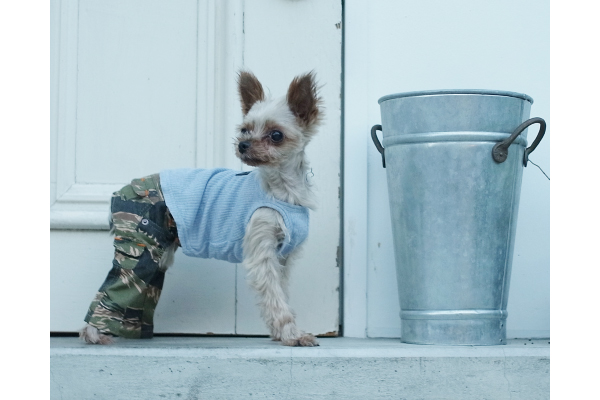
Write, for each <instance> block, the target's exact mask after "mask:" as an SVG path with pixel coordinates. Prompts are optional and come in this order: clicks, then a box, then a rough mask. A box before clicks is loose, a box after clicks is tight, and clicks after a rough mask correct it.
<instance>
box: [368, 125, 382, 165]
mask: <svg viewBox="0 0 600 400" xmlns="http://www.w3.org/2000/svg"><path fill="white" fill-rule="evenodd" d="M377 131H382V132H383V130H382V128H381V125H373V127H372V128H371V139H373V143H374V144H375V147H377V150H379V152H380V153H381V161H382V162H383V168H385V149H384V148H383V146H382V145H381V143H380V142H379V138H378V137H377Z"/></svg>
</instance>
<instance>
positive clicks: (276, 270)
mask: <svg viewBox="0 0 600 400" xmlns="http://www.w3.org/2000/svg"><path fill="white" fill-rule="evenodd" d="M284 232H285V225H284V223H283V219H282V218H281V215H280V214H279V213H278V212H277V211H275V210H273V209H270V208H259V209H258V210H256V212H255V213H254V214H253V215H252V218H251V219H250V222H249V223H248V226H247V228H246V235H245V237H244V265H245V267H246V269H247V271H248V281H249V283H250V285H251V286H252V287H253V288H254V289H255V290H256V291H257V292H258V295H259V298H260V303H259V304H260V309H261V315H262V317H263V319H264V321H265V322H266V324H267V326H268V327H269V329H270V330H271V337H272V338H273V339H274V340H281V343H282V344H284V345H286V346H318V342H317V340H316V339H315V337H314V336H313V335H311V334H308V333H305V332H303V331H301V330H300V329H298V328H297V327H296V321H295V318H294V313H293V311H292V309H291V308H290V306H289V305H288V302H287V295H286V291H285V284H286V283H287V282H286V281H287V276H286V275H287V271H285V270H284V268H285V267H284V266H283V265H282V264H281V263H280V261H279V259H278V257H277V246H278V244H279V243H280V242H281V241H282V240H283V238H284V236H285V234H284Z"/></svg>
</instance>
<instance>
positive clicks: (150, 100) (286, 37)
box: [50, 0, 342, 335]
mask: <svg viewBox="0 0 600 400" xmlns="http://www.w3.org/2000/svg"><path fill="white" fill-rule="evenodd" d="M51 10H52V11H51V19H52V20H51V51H52V57H51V95H52V120H51V124H52V126H51V142H52V148H51V149H52V150H51V195H50V201H51V229H52V231H51V331H54V332H72V331H75V330H77V329H79V328H80V327H81V326H82V325H83V317H84V316H85V313H86V310H87V307H88V305H89V302H90V301H91V300H92V298H93V296H94V294H95V292H96V290H97V289H98V287H99V286H100V284H101V283H102V281H103V280H104V278H105V276H106V274H107V273H108V271H109V269H110V266H111V262H112V261H111V260H112V253H113V249H112V240H111V238H110V236H109V235H108V231H107V229H108V224H107V216H108V200H109V198H110V194H111V193H112V191H114V190H116V189H118V188H120V187H121V186H123V185H124V184H127V183H129V181H130V180H131V179H133V178H138V177H142V176H145V175H148V174H152V173H156V172H158V171H160V170H161V169H164V168H176V167H199V168H210V167H229V168H235V169H242V168H243V167H242V165H241V163H240V162H239V160H237V158H236V157H235V156H234V152H233V147H232V138H233V137H234V135H235V126H236V124H237V123H239V122H240V120H241V110H240V106H239V100H238V97H237V88H236V85H235V78H236V72H237V71H238V70H239V69H240V68H247V69H249V70H251V71H253V72H254V73H255V74H256V75H257V77H258V78H259V79H260V80H261V81H262V83H263V85H264V86H265V88H268V89H269V90H270V92H271V93H272V94H273V95H283V94H284V93H285V90H286V89H287V85H288V84H289V82H290V81H291V79H292V78H293V77H294V76H295V75H297V74H299V73H303V72H307V71H310V70H313V69H314V70H315V71H316V73H317V76H318V79H319V81H320V83H321V84H323V85H324V86H323V88H322V90H321V93H322V96H323V98H324V100H325V107H326V114H327V116H326V120H325V123H324V125H323V127H322V129H321V131H320V133H319V134H318V135H317V137H316V138H315V139H314V140H313V142H312V143H311V144H310V145H309V148H308V157H309V159H310V161H311V166H312V168H313V173H314V177H312V180H313V182H314V186H315V190H316V192H317V194H318V199H319V203H320V205H319V208H318V210H317V211H315V212H312V213H311V226H310V234H309V238H308V240H307V243H306V246H305V251H304V257H303V258H301V260H300V261H299V262H298V263H297V265H296V267H295V268H294V270H293V272H292V279H291V287H290V302H291V305H292V307H293V308H294V309H295V311H296V313H297V320H298V324H299V326H300V327H301V328H302V329H304V330H306V331H308V332H311V333H314V334H329V335H337V334H338V331H339V324H340V321H339V287H340V267H339V254H340V252H339V245H340V243H339V238H340V198H339V196H340V190H339V187H340V109H341V96H340V94H341V37H342V36H341V26H340V25H341V10H342V7H341V2H340V1H335V0H331V1H319V0H311V1H301V2H297V1H283V0H253V1H243V0H231V1H217V0H198V1H196V0H178V1H158V0H154V1H148V0H135V1H134V0H130V1H126V2H124V1H118V0H105V1H101V2H99V1H91V0H80V1H74V0H72V1H71V0H53V1H52V3H51ZM255 303H256V299H255V297H254V294H253V293H252V292H251V291H250V290H249V288H248V287H247V285H246V283H245V278H244V269H243V267H242V266H241V265H234V264H228V263H226V262H221V261H215V260H201V259H193V258H188V257H186V256H184V255H183V254H179V253H178V254H177V259H176V263H175V266H174V267H173V268H171V269H170V270H169V271H168V272H167V276H166V279H165V284H164V288H163V294H162V296H161V301H160V302H159V306H158V308H157V310H156V315H155V332H157V333H203V334H207V333H214V334H242V335H244V334H267V333H268V332H267V330H266V328H265V326H264V324H263V323H262V321H261V320H260V317H259V311H258V308H257V307H256V305H255Z"/></svg>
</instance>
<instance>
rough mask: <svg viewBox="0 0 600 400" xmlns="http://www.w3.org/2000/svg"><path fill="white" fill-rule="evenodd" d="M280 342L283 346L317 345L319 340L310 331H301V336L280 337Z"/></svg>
mask: <svg viewBox="0 0 600 400" xmlns="http://www.w3.org/2000/svg"><path fill="white" fill-rule="evenodd" d="M281 344H283V345H284V346H295V347H298V346H299V347H313V346H318V345H319V342H318V341H317V338H316V337H314V336H313V335H311V334H310V333H303V334H302V336H300V337H298V338H289V339H285V340H283V339H282V340H281Z"/></svg>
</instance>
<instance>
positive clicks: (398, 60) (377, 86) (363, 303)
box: [344, 0, 552, 337]
mask: <svg viewBox="0 0 600 400" xmlns="http://www.w3.org/2000/svg"><path fill="white" fill-rule="evenodd" d="M345 12H346V20H345V29H346V45H345V46H346V47H345V104H346V108H345V120H344V137H345V139H344V140H345V165H344V168H345V169H344V174H345V208H344V213H345V215H344V222H345V231H344V234H345V243H344V244H345V254H344V256H345V259H344V261H345V269H346V271H345V278H346V282H344V285H345V297H346V299H345V303H344V307H345V309H344V311H345V317H344V326H345V334H346V335H350V336H364V335H367V336H370V337H380V336H385V337H398V336H399V334H400V318H399V315H398V313H399V305H398V300H397V288H396V277H395V270H394V253H393V247H392V237H391V235H392V231H391V225H390V217H389V205H388V198H387V196H388V193H387V183H386V175H385V173H386V172H385V170H384V169H383V168H382V167H381V156H380V155H379V153H378V152H377V150H376V149H375V147H374V146H373V144H372V143H371V141H370V138H369V130H370V127H371V126H372V125H374V124H377V123H380V122H381V117H380V112H379V105H378V104H377V100H378V98H380V97H381V96H384V95H387V94H392V93H397V92H407V91H417V90H428V89H495V90H508V91H515V92H521V93H526V94H528V95H530V96H531V97H533V99H534V104H533V106H532V109H531V116H532V117H542V118H544V119H545V120H546V121H547V123H548V130H547V134H546V136H545V138H544V140H543V141H542V143H541V144H540V145H539V146H538V148H537V149H536V151H535V152H534V153H532V155H531V157H530V158H531V160H532V161H534V162H535V163H537V164H538V165H540V166H541V167H542V168H543V169H544V171H545V172H546V173H547V174H549V175H551V174H550V172H551V171H550V163H549V148H550V140H551V137H552V122H551V121H550V119H549V101H550V90H549V89H550V88H549V83H550V82H549V78H550V77H549V62H550V57H549V36H550V35H549V3H548V1H543V0H535V1H527V2H523V1H516V0H511V1H485V2H482V1H475V0H460V1H439V0H438V1H436V0H404V1H391V0H389V1H376V2H373V1H371V2H369V1H367V0H349V1H346V11H345ZM534 129H535V128H534ZM533 134H534V132H530V134H529V136H530V140H529V141H530V142H531V141H532V140H533V138H532V136H533ZM549 214H550V183H549V181H548V180H547V179H546V178H545V177H544V175H543V174H542V173H541V172H540V171H539V170H538V169H537V168H536V167H535V166H533V165H531V164H529V166H528V167H527V168H526V169H525V171H524V174H523V187H522V193H521V205H520V210H519V220H518V225H517V238H516V245H515V252H514V261H513V270H512V280H511V287H510V294H509V302H508V314H509V317H508V321H507V335H508V337H548V336H549V334H550V287H549V281H550V257H549V255H550V248H549V247H550V243H549V230H550V221H549V219H550V217H549ZM362 262H364V263H367V266H368V267H367V271H366V273H364V274H363V275H362V276H361V271H360V264H361V263H362ZM363 290H364V291H365V292H366V295H365V294H363V293H362V291H363Z"/></svg>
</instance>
